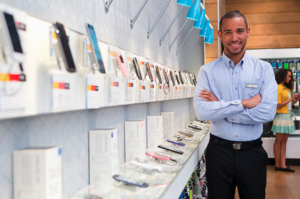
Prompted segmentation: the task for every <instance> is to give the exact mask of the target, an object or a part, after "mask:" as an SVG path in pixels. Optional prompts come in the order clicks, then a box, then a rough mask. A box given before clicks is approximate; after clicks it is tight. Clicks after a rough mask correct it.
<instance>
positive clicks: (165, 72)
mask: <svg viewBox="0 0 300 199" xmlns="http://www.w3.org/2000/svg"><path fill="white" fill-rule="evenodd" d="M167 71H168V70H167V69H166V68H164V69H163V73H164V76H165V80H166V82H167V84H168V85H169V78H168V75H167Z"/></svg>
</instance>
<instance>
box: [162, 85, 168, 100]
mask: <svg viewBox="0 0 300 199" xmlns="http://www.w3.org/2000/svg"><path fill="white" fill-rule="evenodd" d="M165 90H166V91H168V86H165ZM163 94H164V100H168V99H169V93H167V94H166V93H165V92H163Z"/></svg>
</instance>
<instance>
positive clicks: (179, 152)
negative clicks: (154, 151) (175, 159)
mask: <svg viewBox="0 0 300 199" xmlns="http://www.w3.org/2000/svg"><path fill="white" fill-rule="evenodd" d="M157 147H158V148H161V149H165V150H167V151H171V152H174V153H177V154H180V155H182V154H183V151H180V150H177V149H173V148H170V147H167V146H163V145H158V146H157Z"/></svg>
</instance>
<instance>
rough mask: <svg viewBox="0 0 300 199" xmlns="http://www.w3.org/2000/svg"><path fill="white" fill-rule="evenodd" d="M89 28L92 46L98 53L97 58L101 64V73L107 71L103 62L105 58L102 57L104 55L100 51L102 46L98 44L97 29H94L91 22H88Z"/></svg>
mask: <svg viewBox="0 0 300 199" xmlns="http://www.w3.org/2000/svg"><path fill="white" fill-rule="evenodd" d="M88 29H89V36H90V39H91V44H92V45H91V46H92V48H93V50H94V52H95V54H96V58H97V62H98V64H99V67H100V72H101V73H105V67H104V63H103V59H102V56H101V52H100V48H99V45H98V40H97V37H96V33H95V30H94V27H93V26H92V25H90V24H88Z"/></svg>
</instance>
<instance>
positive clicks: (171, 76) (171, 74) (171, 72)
mask: <svg viewBox="0 0 300 199" xmlns="http://www.w3.org/2000/svg"><path fill="white" fill-rule="evenodd" d="M170 78H171V81H172V84H173V86H175V81H174V76H173V71H171V70H170Z"/></svg>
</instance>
